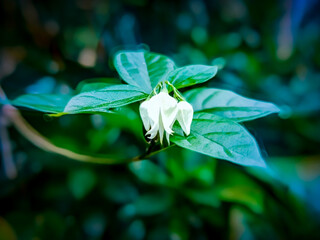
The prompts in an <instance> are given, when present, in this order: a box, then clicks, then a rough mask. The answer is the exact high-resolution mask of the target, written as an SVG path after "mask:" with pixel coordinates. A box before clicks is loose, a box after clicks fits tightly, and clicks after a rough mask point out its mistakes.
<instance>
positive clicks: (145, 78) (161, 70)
mask: <svg viewBox="0 0 320 240" xmlns="http://www.w3.org/2000/svg"><path fill="white" fill-rule="evenodd" d="M114 65H115V68H116V69H117V71H118V73H119V75H120V76H121V78H122V79H123V80H124V81H125V82H127V83H128V84H130V85H133V86H136V87H138V88H140V89H142V91H144V92H145V93H148V94H149V93H151V91H152V90H153V88H154V87H155V86H156V85H157V84H158V82H159V81H162V80H166V79H167V75H168V73H169V72H171V71H173V70H174V69H175V64H174V62H173V61H172V60H171V59H169V58H167V57H166V56H163V55H160V54H156V53H151V52H145V51H135V52H132V51H131V52H130V51H123V52H119V53H118V54H117V55H116V56H115V59H114Z"/></svg>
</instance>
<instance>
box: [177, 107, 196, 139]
mask: <svg viewBox="0 0 320 240" xmlns="http://www.w3.org/2000/svg"><path fill="white" fill-rule="evenodd" d="M177 107H178V113H177V120H178V122H179V123H180V126H181V128H182V130H183V131H184V132H185V134H186V135H189V134H190V128H191V123H192V118H193V108H192V106H191V104H190V103H188V102H186V101H181V102H179V103H178V106H177Z"/></svg>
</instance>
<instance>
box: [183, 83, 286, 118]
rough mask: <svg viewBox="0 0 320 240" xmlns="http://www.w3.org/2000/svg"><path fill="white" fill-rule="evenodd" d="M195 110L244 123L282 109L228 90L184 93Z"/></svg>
mask: <svg viewBox="0 0 320 240" xmlns="http://www.w3.org/2000/svg"><path fill="white" fill-rule="evenodd" d="M184 96H185V98H186V99H187V101H188V102H189V103H190V104H191V105H192V106H193V110H194V111H195V112H196V111H205V112H207V113H213V114H216V115H219V116H221V117H224V118H229V119H232V120H233V121H237V122H243V121H249V120H253V119H256V118H260V117H264V116H266V115H269V114H271V113H277V112H279V111H280V109H279V108H278V107H277V106H276V105H274V104H272V103H268V102H263V101H257V100H253V99H249V98H245V97H242V96H240V95H238V94H236V93H234V92H231V91H228V90H221V89H215V88H197V89H192V90H190V91H187V92H185V93H184Z"/></svg>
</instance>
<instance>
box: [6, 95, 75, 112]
mask: <svg viewBox="0 0 320 240" xmlns="http://www.w3.org/2000/svg"><path fill="white" fill-rule="evenodd" d="M70 98H71V96H70V95H54V94H26V95H22V96H20V97H18V98H16V99H15V100H13V101H11V104H12V105H15V106H18V107H26V108H30V109H33V110H37V111H40V112H47V113H61V112H63V110H64V107H65V106H66V104H67V103H68V101H69V100H70Z"/></svg>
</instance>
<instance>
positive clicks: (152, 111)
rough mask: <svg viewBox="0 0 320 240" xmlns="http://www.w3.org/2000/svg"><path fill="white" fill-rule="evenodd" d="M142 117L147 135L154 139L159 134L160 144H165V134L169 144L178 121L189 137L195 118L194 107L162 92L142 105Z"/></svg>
mask: <svg viewBox="0 0 320 240" xmlns="http://www.w3.org/2000/svg"><path fill="white" fill-rule="evenodd" d="M140 115H141V118H142V122H143V125H144V128H145V129H146V130H147V133H146V135H149V136H148V138H149V139H153V138H155V137H156V136H157V134H158V133H159V138H160V143H161V144H162V143H163V136H164V132H166V138H167V141H168V144H169V143H170V142H169V138H170V135H171V134H172V133H173V131H172V126H173V124H174V122H175V121H176V120H178V122H179V123H180V125H181V127H182V129H183V131H184V132H185V133H186V134H187V135H189V134H190V126H191V122H192V117H193V109H192V106H191V105H190V104H189V103H187V102H186V101H181V102H179V103H178V101H177V100H176V99H175V98H173V97H171V96H170V95H169V94H168V93H167V92H160V93H159V94H157V95H155V96H153V97H152V98H151V99H149V100H146V101H144V102H143V103H141V105H140Z"/></svg>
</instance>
